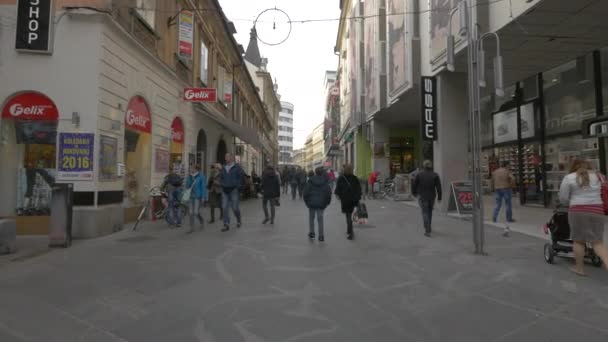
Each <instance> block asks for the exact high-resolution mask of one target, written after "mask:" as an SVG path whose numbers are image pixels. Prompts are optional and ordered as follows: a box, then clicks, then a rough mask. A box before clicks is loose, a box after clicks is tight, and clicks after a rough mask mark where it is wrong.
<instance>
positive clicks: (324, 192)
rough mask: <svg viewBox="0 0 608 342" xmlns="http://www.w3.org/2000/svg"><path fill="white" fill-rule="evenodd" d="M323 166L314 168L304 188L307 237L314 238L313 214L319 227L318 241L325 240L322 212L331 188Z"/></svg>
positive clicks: (328, 198) (326, 204) (329, 201)
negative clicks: (307, 214) (306, 209)
mask: <svg viewBox="0 0 608 342" xmlns="http://www.w3.org/2000/svg"><path fill="white" fill-rule="evenodd" d="M324 173H325V171H324V170H323V167H318V168H317V169H316V170H315V174H314V176H312V177H311V178H310V180H309V181H308V182H307V183H306V186H305V188H304V194H303V197H304V203H306V206H307V207H308V213H309V220H308V224H309V233H308V237H309V238H310V239H311V240H312V239H314V238H315V216H316V218H317V224H318V228H319V241H320V242H323V241H325V234H324V231H323V212H324V211H325V208H327V206H329V204H330V203H331V188H330V187H329V182H328V181H327V177H326V176H325V174H324Z"/></svg>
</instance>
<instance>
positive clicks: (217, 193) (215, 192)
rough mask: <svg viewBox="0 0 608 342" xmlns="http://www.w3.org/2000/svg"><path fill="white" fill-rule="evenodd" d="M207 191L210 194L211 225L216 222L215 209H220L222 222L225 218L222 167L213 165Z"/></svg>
mask: <svg viewBox="0 0 608 342" xmlns="http://www.w3.org/2000/svg"><path fill="white" fill-rule="evenodd" d="M207 190H208V194H209V202H208V203H209V213H210V214H211V215H210V219H209V224H211V223H213V222H215V209H219V212H220V218H219V219H220V220H221V219H222V218H223V211H224V210H223V208H222V165H221V164H219V163H218V164H215V165H211V174H210V175H209V181H208V182H207Z"/></svg>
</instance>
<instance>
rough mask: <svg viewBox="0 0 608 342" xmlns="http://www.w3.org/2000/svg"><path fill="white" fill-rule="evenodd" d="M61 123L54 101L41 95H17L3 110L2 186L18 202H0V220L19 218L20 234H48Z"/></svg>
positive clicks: (1, 134)
mask: <svg viewBox="0 0 608 342" xmlns="http://www.w3.org/2000/svg"><path fill="white" fill-rule="evenodd" d="M58 120H59V111H58V110H57V107H56V106H55V104H54V103H53V101H51V100H50V99H49V98H48V97H46V96H45V95H42V94H40V93H34V92H25V93H21V94H18V95H16V96H14V97H12V98H11V99H10V100H8V101H7V102H6V104H5V105H4V107H3V109H2V123H0V125H1V126H2V132H0V139H2V141H3V143H2V144H1V145H2V146H1V147H0V151H1V155H2V162H3V163H2V174H3V177H2V179H1V180H0V182H2V187H1V188H2V189H3V190H5V194H6V195H7V196H11V197H12V196H16V198H15V197H12V198H10V199H6V200H5V201H1V202H3V205H2V208H0V209H1V210H2V212H0V216H1V215H3V214H5V215H7V214H12V215H14V214H16V215H17V219H16V221H17V233H18V234H22V235H23V234H25V235H38V234H47V233H48V229H49V226H50V204H51V186H52V185H53V184H54V183H55V177H56V171H57V169H56V142H57V125H58ZM12 215H11V216H12ZM7 216H8V215H7Z"/></svg>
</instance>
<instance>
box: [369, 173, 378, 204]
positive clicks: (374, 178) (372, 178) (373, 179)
mask: <svg viewBox="0 0 608 342" xmlns="http://www.w3.org/2000/svg"><path fill="white" fill-rule="evenodd" d="M379 177H380V171H373V172H372V173H370V174H369V178H368V179H367V186H368V188H367V189H368V192H369V193H368V196H369V195H371V196H370V197H372V198H373V197H374V195H375V194H376V192H378V190H379V186H376V184H377V183H378V180H379V179H378V178H379Z"/></svg>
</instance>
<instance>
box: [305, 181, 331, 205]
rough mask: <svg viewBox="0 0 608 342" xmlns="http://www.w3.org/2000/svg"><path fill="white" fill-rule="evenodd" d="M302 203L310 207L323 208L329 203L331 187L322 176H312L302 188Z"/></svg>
mask: <svg viewBox="0 0 608 342" xmlns="http://www.w3.org/2000/svg"><path fill="white" fill-rule="evenodd" d="M304 203H306V206H307V207H308V208H310V209H325V208H327V206H328V205H329V204H330V203H331V187H330V186H329V182H328V181H327V178H326V177H324V176H313V177H312V178H311V179H310V180H309V181H308V182H307V183H306V187H305V188H304Z"/></svg>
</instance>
